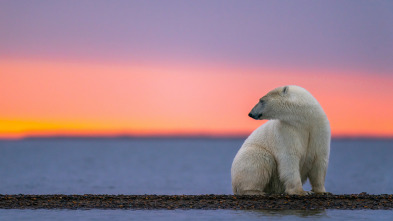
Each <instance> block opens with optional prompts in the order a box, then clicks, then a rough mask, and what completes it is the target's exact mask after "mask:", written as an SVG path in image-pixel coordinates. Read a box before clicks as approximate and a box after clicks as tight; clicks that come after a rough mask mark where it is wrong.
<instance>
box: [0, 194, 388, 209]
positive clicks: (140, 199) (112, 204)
mask: <svg viewBox="0 0 393 221" xmlns="http://www.w3.org/2000/svg"><path fill="white" fill-rule="evenodd" d="M392 208H393V195H387V194H382V195H369V194H365V193H361V194H351V195H332V194H325V195H308V196H296V195H265V196H236V195H21V194H20V195H0V209H235V210H270V209H275V210H288V209H293V210H309V209H318V210H319V209H350V210H351V209H392Z"/></svg>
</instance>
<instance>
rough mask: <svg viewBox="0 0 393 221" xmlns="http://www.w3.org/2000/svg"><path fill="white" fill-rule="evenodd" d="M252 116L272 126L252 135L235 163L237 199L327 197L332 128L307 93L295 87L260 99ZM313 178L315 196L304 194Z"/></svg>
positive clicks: (267, 126) (285, 87)
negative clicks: (316, 195) (289, 196)
mask: <svg viewBox="0 0 393 221" xmlns="http://www.w3.org/2000/svg"><path fill="white" fill-rule="evenodd" d="M249 116H250V117H252V118H254V119H256V120H262V119H266V120H269V121H268V122H267V123H265V124H263V125H262V126H260V127H259V128H257V129H256V130H255V131H254V132H252V133H251V135H250V136H249V137H248V138H247V139H246V140H245V141H244V143H243V145H242V147H241V148H240V150H239V151H238V153H237V154H236V156H235V159H234V160H233V163H232V169H231V177H232V189H233V193H234V194H237V195H263V194H265V193H269V194H270V193H286V194H296V195H307V194H310V193H324V192H326V190H325V184H324V183H325V176H326V170H327V166H328V161H329V153H330V125H329V121H328V119H327V116H326V114H325V112H324V111H323V109H322V107H321V106H320V105H319V103H318V101H317V100H316V99H315V98H314V97H313V96H312V95H311V94H310V93H309V92H308V91H307V90H305V89H304V88H301V87H299V86H294V85H291V86H284V87H279V88H276V89H274V90H272V91H270V92H269V93H267V94H266V95H265V96H263V97H262V98H261V99H260V100H259V102H258V103H257V104H256V105H255V107H254V108H253V109H252V110H251V112H250V113H249ZM307 178H308V179H309V180H310V183H311V186H312V190H311V192H309V191H304V190H303V184H304V183H305V182H306V180H307Z"/></svg>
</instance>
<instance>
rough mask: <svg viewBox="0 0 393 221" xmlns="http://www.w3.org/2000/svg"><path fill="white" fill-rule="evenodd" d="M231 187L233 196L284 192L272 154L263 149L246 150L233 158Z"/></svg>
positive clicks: (250, 148) (251, 148)
mask: <svg viewBox="0 0 393 221" xmlns="http://www.w3.org/2000/svg"><path fill="white" fill-rule="evenodd" d="M232 187H233V191H234V193H235V194H242V192H245V191H253V190H256V191H259V192H265V193H281V192H284V188H283V185H282V184H281V182H280V180H279V176H278V172H277V163H276V161H275V159H274V157H273V155H272V154H270V153H269V152H268V151H266V150H265V149H263V148H255V147H254V148H253V147H249V148H246V149H245V150H244V151H242V153H239V155H238V156H236V157H235V160H234V162H233V168H232Z"/></svg>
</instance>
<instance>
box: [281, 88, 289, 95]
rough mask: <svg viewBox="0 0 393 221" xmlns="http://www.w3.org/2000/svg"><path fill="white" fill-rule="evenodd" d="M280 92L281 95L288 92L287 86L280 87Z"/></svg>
mask: <svg viewBox="0 0 393 221" xmlns="http://www.w3.org/2000/svg"><path fill="white" fill-rule="evenodd" d="M282 94H283V95H286V94H288V86H285V87H284V88H283V89H282Z"/></svg>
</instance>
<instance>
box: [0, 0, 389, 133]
mask: <svg viewBox="0 0 393 221" xmlns="http://www.w3.org/2000/svg"><path fill="white" fill-rule="evenodd" d="M388 21H393V3H392V2H390V1H375V2H374V1H345V2H341V1H317V2H314V1H295V2H293V1H280V2H278V1H166V2H147V1H116V2H112V1H35V2H34V3H33V2H31V1H2V2H1V3H0V28H1V30H2V37H1V38H0V100H1V101H2V102H1V107H0V138H18V137H24V136H34V135H39V136H52V135H76V136H83V135H102V136H111V135H198V134H205V135H224V136H227V135H247V134H249V133H250V132H251V131H252V130H254V129H255V128H256V127H258V126H259V125H261V124H262V123H263V121H255V120H253V119H251V118H249V117H248V116H247V114H248V112H249V111H250V110H251V108H252V107H253V106H254V105H255V103H256V102H257V101H258V99H259V98H260V97H261V96H263V95H264V94H266V93H267V92H268V91H270V90H271V89H273V88H276V87H279V86H283V85H293V84H294V85H299V86H302V87H304V88H306V89H307V90H308V91H310V92H311V93H312V94H313V95H314V96H315V97H316V98H317V100H318V101H319V102H320V103H321V105H322V107H323V108H324V110H325V112H326V113H327V115H328V118H329V120H330V123H331V127H332V133H333V135H335V136H377V137H384V136H393V102H392V94H393V62H392V60H393V26H391V23H390V22H388Z"/></svg>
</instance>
